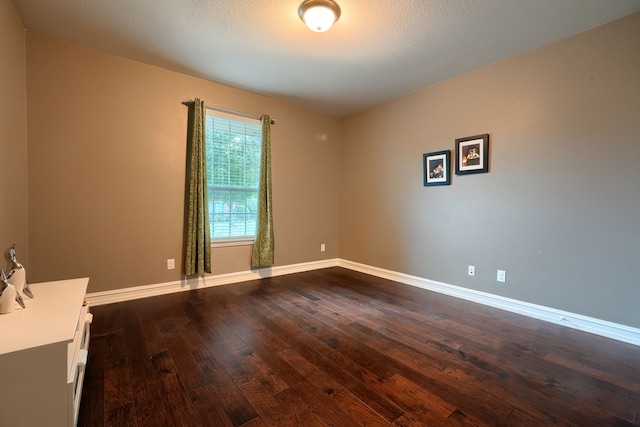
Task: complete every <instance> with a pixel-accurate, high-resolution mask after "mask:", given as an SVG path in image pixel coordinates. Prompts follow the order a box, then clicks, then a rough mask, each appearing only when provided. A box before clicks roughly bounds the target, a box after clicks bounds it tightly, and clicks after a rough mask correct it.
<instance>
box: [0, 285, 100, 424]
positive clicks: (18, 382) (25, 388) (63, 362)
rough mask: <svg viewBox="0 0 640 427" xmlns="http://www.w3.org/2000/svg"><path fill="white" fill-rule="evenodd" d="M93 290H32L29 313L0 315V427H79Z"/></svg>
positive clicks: (27, 300) (79, 287)
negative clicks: (87, 299)
mask: <svg viewBox="0 0 640 427" xmlns="http://www.w3.org/2000/svg"><path fill="white" fill-rule="evenodd" d="M88 284H89V279H88V278H82V279H73V280H61V281H55V282H46V283H34V284H31V289H32V291H33V294H34V295H35V298H25V304H26V308H24V309H23V308H21V307H19V306H17V305H16V308H15V309H14V311H13V313H8V314H2V315H0V426H12V427H20V426H25V427H26V426H28V427H35V426H47V427H58V426H60V427H62V426H65V427H68V426H74V425H75V424H76V422H77V418H78V407H79V405H80V396H81V395H82V382H83V380H84V372H85V365H86V363H87V352H88V349H89V325H90V324H91V319H92V316H91V313H89V307H88V306H87V305H86V303H85V295H86V292H87V285H88Z"/></svg>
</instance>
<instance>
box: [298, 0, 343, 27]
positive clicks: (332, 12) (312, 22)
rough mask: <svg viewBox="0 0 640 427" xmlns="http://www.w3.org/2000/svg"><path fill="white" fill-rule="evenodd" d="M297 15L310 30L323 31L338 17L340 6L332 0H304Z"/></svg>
mask: <svg viewBox="0 0 640 427" xmlns="http://www.w3.org/2000/svg"><path fill="white" fill-rule="evenodd" d="M298 15H300V19H302V20H303V21H304V23H305V24H307V27H309V29H310V30H311V31H315V32H316V33H323V32H325V31H327V30H328V29H329V28H331V26H332V25H333V24H334V23H335V22H336V21H337V20H338V18H340V6H338V3H336V2H335V1H333V0H305V1H303V2H302V4H301V5H300V7H299V8H298Z"/></svg>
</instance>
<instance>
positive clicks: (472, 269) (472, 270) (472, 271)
mask: <svg viewBox="0 0 640 427" xmlns="http://www.w3.org/2000/svg"><path fill="white" fill-rule="evenodd" d="M467 274H468V275H469V276H475V275H476V266H475V265H470V266H469V269H468V270H467Z"/></svg>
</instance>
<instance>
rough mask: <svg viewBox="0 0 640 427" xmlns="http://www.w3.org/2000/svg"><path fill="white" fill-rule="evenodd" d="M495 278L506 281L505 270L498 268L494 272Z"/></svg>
mask: <svg viewBox="0 0 640 427" xmlns="http://www.w3.org/2000/svg"><path fill="white" fill-rule="evenodd" d="M496 280H497V281H498V282H502V283H506V281H507V272H506V271H504V270H498V273H497V274H496Z"/></svg>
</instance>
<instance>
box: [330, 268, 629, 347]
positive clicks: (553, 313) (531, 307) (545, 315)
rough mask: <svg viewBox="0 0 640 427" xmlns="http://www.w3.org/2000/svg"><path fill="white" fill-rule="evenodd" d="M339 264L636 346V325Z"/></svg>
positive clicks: (385, 271) (382, 270)
mask: <svg viewBox="0 0 640 427" xmlns="http://www.w3.org/2000/svg"><path fill="white" fill-rule="evenodd" d="M339 266H340V267H344V268H348V269H350V270H355V271H359V272H361V273H366V274H370V275H372V276H377V277H381V278H383V279H389V280H393V281H396V282H400V283H404V284H406V285H411V286H416V287H419V288H422V289H427V290H429V291H434V292H438V293H441V294H445V295H449V296H453V297H456V298H461V299H464V300H467V301H473V302H477V303H479V304H483V305H487V306H490V307H494V308H499V309H501V310H506V311H510V312H512V313H517V314H521V315H523V316H527V317H531V318H534V319H538V320H544V321H545V322H550V323H555V324H556V325H562V326H567V327H569V328H573V329H578V330H581V331H584V332H589V333H592V334H595V335H600V336H603V337H607V338H611V339H614V340H618V341H623V342H626V343H629V344H633V345H638V346H640V329H637V328H633V327H631V326H626V325H620V324H617V323H613V322H608V321H606V320H600V319H595V318H593V317H588V316H583V315H581V314H575V313H570V312H567V311H562V310H557V309H555V308H550V307H544V306H541V305H536V304H531V303H528V302H523V301H518V300H514V299H511V298H505V297H501V296H498V295H493V294H489V293H486V292H481V291H476V290H473V289H467V288H463V287H460V286H455V285H449V284H447V283H442V282H436V281H434V280H429V279H424V278H422V277H416V276H410V275H408V274H403V273H398V272H395V271H390V270H385V269H382V268H377V267H372V266H369V265H365V264H359V263H356V262H352V261H347V260H343V259H340V262H339Z"/></svg>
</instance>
